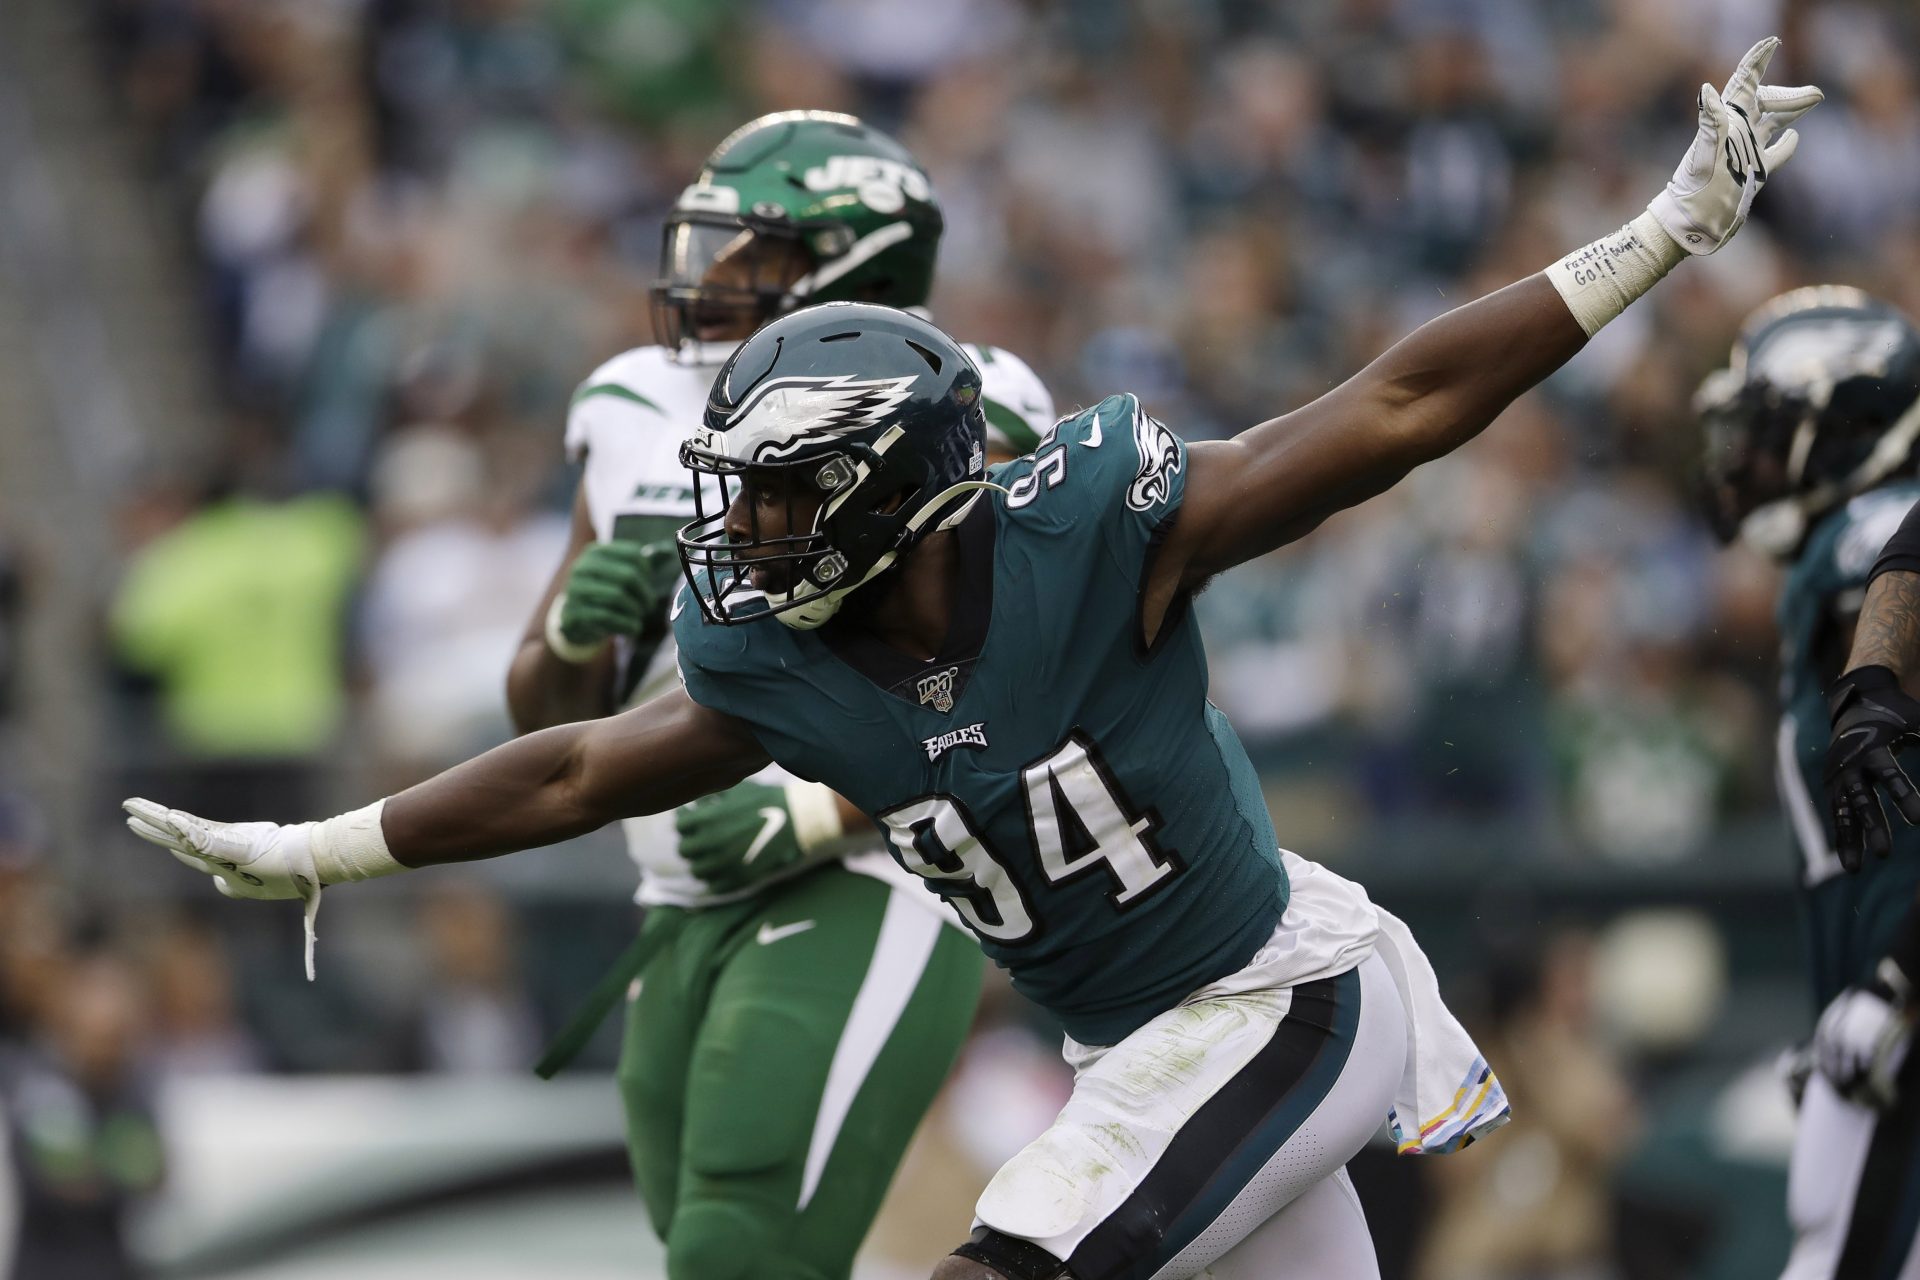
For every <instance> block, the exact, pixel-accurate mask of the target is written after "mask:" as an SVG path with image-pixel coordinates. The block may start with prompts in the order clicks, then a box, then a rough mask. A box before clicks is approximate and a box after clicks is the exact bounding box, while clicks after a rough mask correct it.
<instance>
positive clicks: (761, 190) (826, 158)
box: [652, 111, 943, 363]
mask: <svg viewBox="0 0 1920 1280" xmlns="http://www.w3.org/2000/svg"><path fill="white" fill-rule="evenodd" d="M942 226H943V223H942V220H941V215H940V206H939V204H938V203H937V202H936V201H935V199H934V195H933V187H932V184H931V183H930V182H929V181H928V180H927V174H926V170H924V169H922V168H921V167H920V162H919V161H918V160H915V159H914V158H913V153H912V152H910V151H908V150H907V149H906V148H905V147H903V146H901V145H900V144H899V143H898V142H895V141H894V140H893V139H892V138H890V137H888V136H887V135H886V134H884V133H881V132H880V131H879V130H878V129H874V128H872V127H870V126H868V125H866V124H864V123H862V122H861V121H860V120H858V119H856V118H854V117H853V116H848V115H839V114H837V113H834V112H829V111H780V112H775V113H774V114H772V115H766V116H761V117H760V118H759V119H757V120H753V121H750V122H749V123H747V124H745V125H742V126H741V127H740V128H738V129H736V130H734V132H733V133H732V134H731V135H729V136H728V137H727V138H726V140H725V141H723V142H722V143H721V144H720V145H719V146H718V147H717V148H715V149H714V152H713V154H712V155H711V156H709V157H708V158H707V163H706V167H705V168H703V169H702V170H701V171H700V176H699V177H698V179H696V180H695V182H694V183H693V185H692V186H690V187H688V188H687V189H686V191H684V192H683V193H682V194H681V196H680V199H679V200H678V201H677V202H676V203H675V205H674V209H673V212H672V214H671V215H669V217H668V219H667V224H666V229H665V232H664V235H663V236H662V240H661V250H660V278H659V279H658V280H657V281H656V282H655V284H654V286H653V295H652V296H653V318H654V330H655V334H656V336H657V337H658V338H659V340H660V342H661V343H662V344H663V345H665V346H666V347H667V348H668V349H670V350H672V351H674V352H676V353H677V354H678V355H679V356H680V357H681V358H683V359H684V358H693V359H697V360H699V361H701V362H703V363H706V362H710V363H718V361H719V360H720V359H722V358H724V357H725V355H726V353H727V352H728V351H730V350H731V349H732V347H733V345H734V343H733V342H731V341H729V342H726V343H725V344H717V343H703V342H701V341H700V334H701V330H702V328H703V326H705V325H708V324H712V323H714V322H720V323H723V324H726V325H728V326H731V327H734V328H744V329H745V330H746V331H751V330H752V328H754V327H756V326H758V325H760V324H762V323H764V322H765V321H767V320H769V319H771V318H773V317H774V316H777V315H780V314H782V313H784V312H787V311H791V310H793V309H794V308H796V307H799V306H803V305H806V304H808V303H813V302H831V301H838V300H848V301H856V302H879V303H884V304H886V305H888V306H894V307H917V306H920V305H922V304H924V303H925V302H926V300H927V294H928V293H929V292H930V291H931V289H932V287H933V264H934V256H935V251H936V250H937V249H938V247H939V244H940V232H941V230H942ZM716 268H719V269H718V270H717V269H716ZM796 272H797V273H798V277H797V278H795V273H796ZM742 322H745V323H744V325H743V324H742Z"/></svg>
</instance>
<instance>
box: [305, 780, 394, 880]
mask: <svg viewBox="0 0 1920 1280" xmlns="http://www.w3.org/2000/svg"><path fill="white" fill-rule="evenodd" d="M386 807H387V802H386V801H385V800H376V801H374V802H373V803H372V804H370V805H368V806H367V807H366V808H364V809H355V810H354V811H353V812H351V813H343V814H341V815H340V816H339V817H337V818H328V819H327V820H326V821H325V822H316V823H314V824H313V830H312V831H310V832H309V833H308V834H307V847H308V849H309V850H310V851H311V853H312V855H313V870H314V874H315V875H317V876H319V877H320V883H321V884H323V885H329V884H341V883H343V882H345V881H348V880H371V879H373V878H374V877H375V876H390V875H392V874H393V873H394V872H396V871H407V870H411V868H409V867H408V866H407V865H406V864H405V863H403V862H400V861H398V860H397V859H395V858H394V856H393V854H391V853H389V852H388V851H387V836H386V832H384V831H382V830H381V829H380V812H381V810H383V809H385V808H386Z"/></svg>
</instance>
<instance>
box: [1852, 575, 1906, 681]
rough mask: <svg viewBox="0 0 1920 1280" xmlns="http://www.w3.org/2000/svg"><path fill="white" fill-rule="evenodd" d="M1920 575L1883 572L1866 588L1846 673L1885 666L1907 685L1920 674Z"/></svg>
mask: <svg viewBox="0 0 1920 1280" xmlns="http://www.w3.org/2000/svg"><path fill="white" fill-rule="evenodd" d="M1916 655H1920V573H1907V572H1890V573H1882V574H1881V575H1880V576H1879V577H1877V578H1875V579H1874V580H1873V583H1872V585H1870V586H1869V587H1868V588H1867V598H1866V602H1865V603H1864V604H1862V605H1861V607H1860V621H1859V623H1858V624H1857V625H1856V626H1855V627H1854V631H1853V650H1852V652H1851V653H1849V654H1848V655H1847V666H1846V669H1847V670H1848V671H1856V670H1858V669H1859V668H1861V667H1886V668H1887V669H1888V670H1890V671H1892V672H1893V673H1894V674H1895V675H1896V676H1898V677H1899V678H1900V681H1901V683H1902V684H1910V683H1911V682H1912V677H1913V676H1915V675H1916V674H1920V671H1916V670H1915V669H1916V668H1920V662H1916V661H1915V657H1916Z"/></svg>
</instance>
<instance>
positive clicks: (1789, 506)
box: [1740, 398, 1920, 557]
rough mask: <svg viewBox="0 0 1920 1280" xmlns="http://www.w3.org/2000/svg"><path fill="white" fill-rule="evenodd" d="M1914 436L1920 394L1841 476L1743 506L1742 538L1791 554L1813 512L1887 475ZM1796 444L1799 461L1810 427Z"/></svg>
mask: <svg viewBox="0 0 1920 1280" xmlns="http://www.w3.org/2000/svg"><path fill="white" fill-rule="evenodd" d="M1916 439H1920V398H1916V399H1915V400H1914V402H1913V403H1912V404H1910V405H1908V406H1907V410H1906V412H1905V413H1902V414H1901V415H1900V416H1899V417H1898V418H1896V419H1895V420H1894V423H1893V425H1892V426H1891V427H1889V428H1887V432H1886V434H1885V435H1883V436H1881V437H1880V439H1879V440H1878V441H1876V442H1875V444H1874V446H1873V452H1872V453H1870V454H1868V455H1867V457H1866V460H1865V461H1863V462H1862V463H1861V464H1860V465H1859V466H1857V467H1855V468H1854V469H1853V471H1852V472H1851V473H1850V474H1848V475H1847V476H1846V477H1845V478H1844V479H1841V480H1831V481H1828V482H1827V483H1826V484H1822V485H1816V486H1815V487H1814V488H1813V489H1811V490H1809V491H1807V492H1806V493H1803V494H1798V495H1795V496H1794V497H1791V498H1781V499H1778V500H1777V501H1774V502H1767V503H1762V504H1761V505H1760V506H1757V507H1755V508H1754V509H1753V510H1752V511H1750V512H1748V513H1747V517H1746V519H1744V520H1742V521H1741V522H1740V537H1741V539H1742V540H1743V541H1745V542H1747V543H1749V544H1751V545H1752V546H1754V547H1757V548H1758V549H1759V550H1761V551H1764V552H1766V553H1767V554H1768V555H1771V556H1776V557H1777V556H1787V555H1791V554H1792V553H1793V549H1794V548H1795V547H1796V546H1798V545H1799V544H1800V539H1801V538H1802V537H1803V536H1804V535H1805V533H1806V528H1807V523H1808V522H1809V521H1810V520H1812V519H1813V518H1814V516H1816V515H1818V514H1819V513H1820V512H1823V511H1826V510H1827V509H1828V508H1830V507H1833V506H1834V505H1836V504H1838V503H1841V502H1844V501H1846V500H1847V499H1848V498H1851V497H1853V496H1854V495H1855V494H1859V493H1865V492H1866V491H1867V490H1868V489H1871V488H1872V487H1873V486H1874V485H1876V484H1879V483H1880V482H1881V481H1882V480H1884V479H1886V478H1887V477H1888V476H1889V475H1891V474H1892V473H1893V471H1894V469H1895V468H1896V467H1898V466H1900V465H1901V464H1902V463H1903V462H1905V461H1906V460H1907V458H1908V456H1909V455H1911V454H1912V452H1913V446H1914V441H1915V440H1916ZM1800 445H1801V442H1800V441H1799V440H1796V441H1795V442H1794V452H1795V453H1796V454H1798V455H1800V459H1799V460H1800V465H1801V466H1804V465H1805V462H1806V458H1805V454H1806V452H1807V451H1809V450H1811V448H1812V433H1811V431H1808V432H1807V435H1806V449H1804V450H1803V449H1802V448H1801V447H1800Z"/></svg>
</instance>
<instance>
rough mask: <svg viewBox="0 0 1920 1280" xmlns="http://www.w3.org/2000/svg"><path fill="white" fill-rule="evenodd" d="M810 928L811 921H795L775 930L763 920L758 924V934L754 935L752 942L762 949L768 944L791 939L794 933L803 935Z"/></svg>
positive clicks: (811, 925) (811, 926)
mask: <svg viewBox="0 0 1920 1280" xmlns="http://www.w3.org/2000/svg"><path fill="white" fill-rule="evenodd" d="M811 928H813V921H811V920H796V921H794V923H792V924H783V925H781V926H780V927H779V928H775V927H774V926H773V925H771V924H768V923H767V922H766V921H765V920H762V921H761V922H760V932H759V933H757V934H755V935H754V941H755V942H758V943H759V944H760V945H761V946H763V947H764V946H766V945H768V944H769V943H773V942H778V941H780V939H782V938H791V937H792V936H793V935H794V934H796V933H805V932H806V931H807V930H809V929H811Z"/></svg>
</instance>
